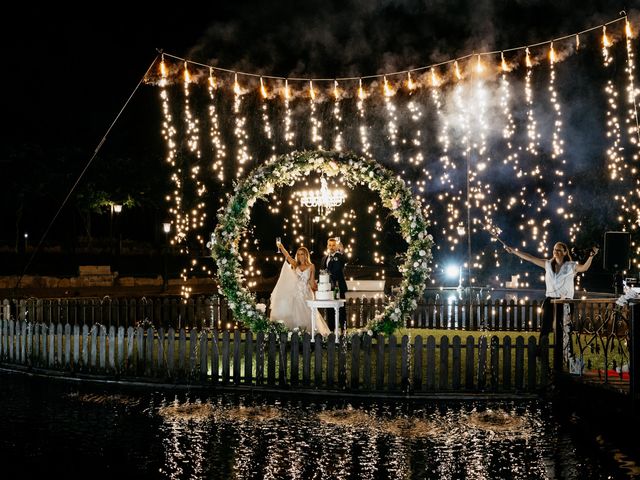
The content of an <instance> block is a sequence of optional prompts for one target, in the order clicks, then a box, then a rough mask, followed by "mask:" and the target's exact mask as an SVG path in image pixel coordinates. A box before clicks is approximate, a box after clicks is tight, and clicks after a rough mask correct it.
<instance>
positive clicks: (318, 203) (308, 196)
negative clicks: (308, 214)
mask: <svg viewBox="0 0 640 480" xmlns="http://www.w3.org/2000/svg"><path fill="white" fill-rule="evenodd" d="M298 195H299V197H300V204H301V205H302V206H303V207H309V208H314V207H316V208H317V209H318V215H320V216H321V217H324V216H326V215H327V214H328V213H330V212H331V211H332V210H333V209H334V208H336V207H338V206H340V205H342V204H343V203H344V200H345V199H346V198H347V194H346V193H344V192H343V191H342V190H338V189H335V190H330V189H329V187H328V186H327V179H326V178H324V176H323V177H320V190H309V191H302V192H298Z"/></svg>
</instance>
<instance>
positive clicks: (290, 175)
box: [213, 151, 433, 334]
mask: <svg viewBox="0 0 640 480" xmlns="http://www.w3.org/2000/svg"><path fill="white" fill-rule="evenodd" d="M312 171H316V172H320V173H324V174H326V175H329V176H333V175H338V174H341V175H342V176H343V177H344V179H345V181H346V183H347V185H349V186H355V185H358V184H360V185H366V186H367V187H368V188H369V189H370V190H371V191H373V192H376V193H378V194H379V195H380V199H381V200H382V204H383V205H384V206H385V207H387V208H389V209H390V210H391V213H392V214H393V216H395V217H396V219H397V220H398V223H399V224H400V231H401V234H402V237H403V238H404V239H405V240H406V242H407V243H408V248H407V253H406V258H405V261H404V264H403V265H402V267H401V272H402V275H403V280H402V283H401V285H400V291H399V293H398V295H397V296H396V298H395V300H394V301H393V302H391V303H390V304H389V305H387V306H386V307H385V308H384V310H383V311H382V312H380V313H378V314H377V315H376V316H375V317H374V318H373V320H371V321H370V322H369V324H368V325H367V329H368V330H371V331H372V332H373V333H379V332H384V333H388V334H390V333H393V332H394V331H395V330H396V329H397V328H398V327H400V326H402V325H403V322H404V320H405V319H406V317H407V316H408V315H409V314H410V313H411V312H412V311H413V310H415V308H416V306H417V299H418V298H419V297H420V296H421V295H422V292H423V290H424V287H425V285H426V282H427V279H428V278H429V273H430V271H431V268H430V263H431V247H432V245H433V238H432V237H431V235H429V234H428V233H427V226H428V222H427V220H426V219H425V217H424V215H423V212H422V204H421V202H420V201H419V200H418V199H417V198H415V197H414V196H413V194H412V192H411V190H410V189H409V188H407V187H406V186H405V184H404V181H403V180H402V179H399V178H398V177H397V176H396V174H394V173H393V172H392V171H391V170H388V169H387V168H385V167H383V166H382V165H380V164H379V163H377V162H375V161H373V160H370V159H367V158H363V157H359V156H357V155H354V154H349V153H340V152H329V151H302V152H291V153H288V154H285V155H282V156H280V157H278V158H276V159H274V160H271V161H269V162H266V163H264V164H262V165H260V166H259V167H257V168H256V169H254V170H253V171H252V172H251V173H249V175H248V176H247V177H246V178H244V179H243V180H242V181H240V182H239V183H238V184H237V186H236V188H235V192H234V195H233V196H232V197H231V198H230V199H229V202H228V204H227V206H226V208H224V210H222V211H221V212H220V213H219V214H218V220H219V221H218V226H217V227H216V229H215V232H214V245H213V257H214V259H215V261H216V263H217V266H218V280H219V288H220V293H221V294H223V295H224V296H225V297H227V300H228V302H229V307H230V308H231V310H232V311H233V314H234V316H235V318H236V319H237V320H239V321H241V322H243V323H244V324H246V325H247V326H249V327H250V328H251V330H253V331H265V330H270V329H273V330H281V329H283V328H284V326H282V325H281V324H278V323H273V322H271V321H270V320H269V318H268V317H267V316H266V315H265V313H264V312H263V311H260V310H258V308H257V307H256V303H255V298H254V296H253V294H252V293H251V292H250V291H249V290H248V289H247V288H246V287H245V286H244V275H243V268H242V257H241V255H240V252H239V249H238V245H239V243H240V238H241V236H242V234H243V232H244V231H245V230H246V228H247V226H248V224H249V217H250V214H251V208H252V207H253V205H254V203H255V202H256V200H257V199H265V198H266V196H267V195H269V194H271V193H273V191H274V190H275V189H276V188H278V187H283V186H285V185H293V184H294V183H295V182H296V181H297V180H299V179H300V178H302V177H304V176H306V175H308V174H309V173H311V172H312Z"/></svg>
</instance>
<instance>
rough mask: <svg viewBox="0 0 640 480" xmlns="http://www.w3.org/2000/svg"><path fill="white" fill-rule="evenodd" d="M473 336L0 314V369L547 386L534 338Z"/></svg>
mask: <svg viewBox="0 0 640 480" xmlns="http://www.w3.org/2000/svg"><path fill="white" fill-rule="evenodd" d="M476 337H477V335H476ZM476 337H474V336H472V335H469V336H467V337H466V338H461V337H459V336H457V335H456V336H453V337H452V338H449V337H448V336H442V337H440V338H438V339H436V337H434V336H427V337H426V338H423V337H421V336H416V337H414V338H412V339H410V338H409V337H408V336H403V337H402V338H400V339H398V338H396V337H395V336H391V337H383V336H378V337H375V338H373V337H370V336H368V335H365V336H364V337H362V338H360V337H353V338H351V339H348V338H341V339H340V342H337V341H336V339H335V337H334V336H333V334H332V335H331V336H329V337H328V339H326V340H324V341H323V339H322V337H320V336H316V338H315V342H311V337H310V336H309V335H306V334H305V335H303V336H301V337H299V336H298V334H297V333H294V334H292V335H291V337H290V338H288V336H287V334H282V335H281V336H276V335H275V334H269V335H266V336H265V335H264V334H262V333H259V334H257V335H254V334H252V333H251V332H240V331H239V330H236V331H234V332H230V331H229V330H225V331H223V332H219V331H217V330H211V329H190V330H188V329H184V328H181V329H173V328H167V329H165V328H164V327H159V328H157V329H156V328H154V327H151V326H146V327H142V326H138V327H136V328H134V327H128V328H125V327H123V326H120V327H116V326H115V325H111V326H109V327H107V326H104V325H94V326H93V327H89V326H88V325H86V324H85V325H79V324H75V325H71V324H68V323H66V324H62V323H57V324H54V323H51V324H44V323H30V322H27V321H14V320H2V321H0V365H3V366H5V367H17V368H19V369H28V370H36V371H42V372H51V371H58V372H60V371H62V372H66V373H68V374H73V375H75V376H77V377H80V378H82V377H83V376H84V375H88V376H90V377H88V378H118V379H120V380H126V379H127V378H128V379H130V380H136V381H137V380H145V381H154V382H158V381H161V382H168V383H180V384H190V385H196V384H202V385H230V386H245V387H251V388H260V387H264V388H295V389H314V390H315V389H324V390H333V391H335V390H341V391H342V390H349V391H354V392H398V393H403V394H407V395H411V394H416V395H418V394H421V393H424V394H427V393H430V392H431V393H435V392H438V393H439V392H474V393H477V392H496V393H500V392H523V391H535V390H538V389H540V388H544V387H545V386H546V385H547V384H548V381H549V378H548V365H549V363H548V360H549V358H548V352H549V349H548V348H542V349H540V351H541V355H542V358H538V353H537V348H536V347H537V345H536V338H535V337H533V336H530V337H529V338H528V339H526V340H525V338H524V337H522V336H518V337H516V338H515V339H512V338H511V337H510V336H508V335H507V336H503V337H502V338H499V337H497V336H493V337H490V338H489V337H486V336H479V337H478V338H476ZM545 342H546V341H545ZM543 347H546V344H545V345H543ZM537 360H540V361H537ZM96 376H99V377H96Z"/></svg>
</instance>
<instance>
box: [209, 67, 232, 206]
mask: <svg viewBox="0 0 640 480" xmlns="http://www.w3.org/2000/svg"><path fill="white" fill-rule="evenodd" d="M217 89H218V85H217V83H216V79H215V77H214V75H213V69H209V83H208V90H209V124H210V127H209V136H210V138H211V145H212V147H213V149H214V150H215V156H214V161H213V164H212V165H211V169H212V170H213V172H214V174H215V176H216V178H217V179H218V180H219V181H220V183H222V182H224V160H225V158H226V156H227V151H226V145H225V143H224V141H223V139H222V134H221V132H220V120H219V118H218V109H217V108H216V91H217ZM220 199H221V200H222V197H220Z"/></svg>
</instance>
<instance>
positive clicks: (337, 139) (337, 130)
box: [333, 80, 343, 152]
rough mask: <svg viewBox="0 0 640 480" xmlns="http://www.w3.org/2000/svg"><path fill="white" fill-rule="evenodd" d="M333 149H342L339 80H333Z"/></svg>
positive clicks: (339, 150)
mask: <svg viewBox="0 0 640 480" xmlns="http://www.w3.org/2000/svg"><path fill="white" fill-rule="evenodd" d="M333 121H334V126H333V131H334V137H333V149H334V150H335V151H336V152H341V151H342V141H343V140H342V112H341V111H340V89H339V88H338V81H337V80H335V81H334V82H333Z"/></svg>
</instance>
